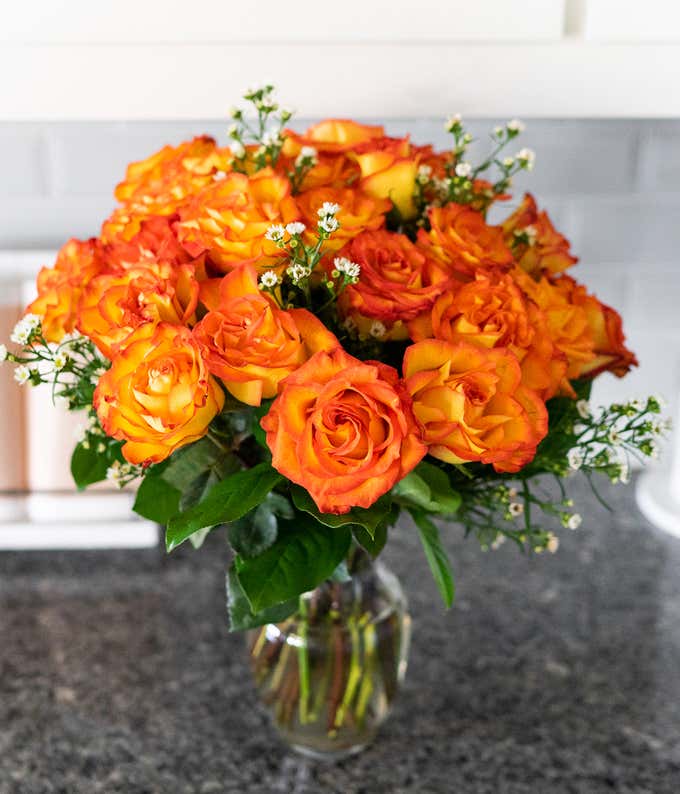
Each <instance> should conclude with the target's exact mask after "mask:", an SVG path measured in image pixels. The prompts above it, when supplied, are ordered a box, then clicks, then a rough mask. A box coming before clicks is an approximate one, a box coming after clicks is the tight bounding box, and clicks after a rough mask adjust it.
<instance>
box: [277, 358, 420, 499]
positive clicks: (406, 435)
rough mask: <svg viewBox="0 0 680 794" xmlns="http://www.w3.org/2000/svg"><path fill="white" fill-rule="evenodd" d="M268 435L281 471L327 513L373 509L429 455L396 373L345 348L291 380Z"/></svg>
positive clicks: (305, 367)
mask: <svg viewBox="0 0 680 794" xmlns="http://www.w3.org/2000/svg"><path fill="white" fill-rule="evenodd" d="M262 427H263V428H264V430H265V431H266V433H267V444H268V445H269V448H270V450H271V451H272V464H273V466H274V468H275V469H277V471H279V472H281V474H283V475H284V477H288V479H290V480H292V481H293V482H295V483H298V484H299V485H302V486H303V487H304V488H306V489H307V490H308V491H309V493H310V494H311V496H312V498H313V499H314V501H315V502H316V505H317V507H318V508H319V510H321V512H323V513H336V514H342V513H347V512H348V511H349V510H350V509H351V508H352V507H370V505H372V504H373V503H374V502H375V501H376V500H377V499H378V498H379V497H380V496H382V494H384V493H386V492H387V491H389V489H390V488H391V487H392V486H393V485H394V484H395V483H396V482H397V481H398V480H400V479H401V478H402V477H404V476H405V475H406V474H408V472H409V471H411V469H413V468H414V466H416V464H417V463H418V462H419V461H420V460H421V459H422V457H423V456H424V455H425V451H426V450H425V446H424V445H423V443H422V441H421V440H420V433H419V430H418V427H417V424H416V421H415V418H414V416H413V412H412V409H411V401H410V398H409V396H408V395H407V394H406V392H405V391H404V389H403V386H402V385H401V383H400V381H399V377H398V375H397V372H396V370H394V369H393V368H392V367H388V366H386V365H384V364H381V363H379V362H362V361H359V360H358V359H356V358H353V357H352V356H350V355H349V354H348V353H346V352H345V351H344V350H342V348H337V349H336V350H334V351H333V352H332V353H325V352H320V353H317V354H316V355H314V356H312V357H311V358H310V359H309V361H307V363H306V364H303V365H302V366H301V367H300V368H299V369H298V370H297V371H296V372H294V373H293V374H292V375H290V376H289V377H288V378H287V379H286V380H285V381H284V383H283V384H282V387H281V391H280V393H279V396H278V397H277V398H276V400H274V402H273V404H272V407H271V409H270V410H269V413H268V414H267V415H266V416H265V417H264V419H263V420H262Z"/></svg>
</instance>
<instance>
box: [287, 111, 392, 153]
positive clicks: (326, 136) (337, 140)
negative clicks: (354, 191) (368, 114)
mask: <svg viewBox="0 0 680 794" xmlns="http://www.w3.org/2000/svg"><path fill="white" fill-rule="evenodd" d="M285 135H286V139H287V140H288V139H289V140H290V145H293V144H294V145H297V146H299V147H300V148H302V147H303V146H312V147H313V148H314V149H316V150H317V152H323V153H328V154H340V153H342V152H348V151H350V150H352V149H354V148H356V147H357V146H358V145H360V144H362V143H366V142H367V141H371V140H374V139H376V138H383V137H384V135H385V130H384V128H383V127H381V126H378V125H375V126H373V125H369V124H359V123H358V122H356V121H350V120H348V119H325V120H324V121H320V122H319V123H318V124H314V126H312V127H310V128H309V129H308V130H307V132H305V133H304V134H303V135H299V134H298V133H296V132H293V131H292V130H286V132H285ZM296 154H297V152H296Z"/></svg>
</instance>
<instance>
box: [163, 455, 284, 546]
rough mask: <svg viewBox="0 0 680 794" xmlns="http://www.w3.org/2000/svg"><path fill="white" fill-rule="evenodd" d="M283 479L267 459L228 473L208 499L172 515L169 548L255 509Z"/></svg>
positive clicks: (168, 530) (168, 534)
mask: <svg viewBox="0 0 680 794" xmlns="http://www.w3.org/2000/svg"><path fill="white" fill-rule="evenodd" d="M281 480H282V477H281V475H280V474H279V473H278V472H277V471H276V470H275V469H273V468H272V467H271V466H270V465H269V464H268V463H260V464H258V465H257V466H254V467H253V468H252V469H247V470H245V471H239V472H236V473H235V474H231V475H229V476H228V477H227V478H226V479H224V480H222V481H221V482H218V483H217V485H214V486H213V487H212V488H211V489H210V493H208V495H207V496H206V497H205V499H204V500H203V501H202V502H201V503H200V504H197V505H196V506H195V507H192V508H191V509H190V510H187V511H185V512H184V513H180V514H179V515H176V516H173V517H172V518H171V519H170V521H169V523H168V528H167V530H166V533H165V545H166V548H167V550H168V551H172V550H173V549H176V548H177V546H179V545H180V544H181V543H184V541H185V540H186V539H187V538H188V537H190V536H191V535H193V534H194V532H198V530H199V529H205V527H214V526H216V525H217V524H228V523H229V522H230V521H235V520H236V519H237V518H241V516H244V515H245V514H246V513H248V512H250V511H251V510H253V509H254V508H255V507H257V505H259V504H260V503H261V502H262V501H263V500H264V498H265V496H266V495H267V494H268V493H269V492H270V491H271V490H272V488H274V487H275V486H276V485H277V484H278V483H279V482H280V481H281Z"/></svg>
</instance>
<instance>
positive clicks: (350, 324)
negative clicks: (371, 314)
mask: <svg viewBox="0 0 680 794" xmlns="http://www.w3.org/2000/svg"><path fill="white" fill-rule="evenodd" d="M342 327H343V328H344V329H345V331H347V332H348V333H350V334H351V333H354V331H356V330H357V324H356V322H355V321H354V319H352V317H346V318H345V319H344V321H343V323H342Z"/></svg>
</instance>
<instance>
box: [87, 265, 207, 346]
mask: <svg viewBox="0 0 680 794" xmlns="http://www.w3.org/2000/svg"><path fill="white" fill-rule="evenodd" d="M198 292H199V287H198V282H197V281H196V278H195V275H194V269H193V267H192V266H191V265H179V266H178V267H175V268H173V267H171V266H169V265H167V264H163V263H158V264H156V265H151V264H149V265H147V266H146V267H138V268H132V269H130V270H128V271H127V272H121V273H117V274H115V273H114V274H112V273H105V274H102V275H100V276H97V277H96V278H94V279H93V280H92V281H91V282H90V283H89V284H88V286H87V287H86V288H85V291H84V292H83V294H82V296H81V298H80V306H79V312H78V330H79V331H80V332H81V333H82V334H85V335H86V336H88V337H89V338H90V339H92V341H93V342H94V343H95V344H96V345H97V347H98V348H99V350H100V351H101V352H102V353H103V354H104V355H105V356H106V357H107V358H112V357H113V355H114V352H115V350H116V349H117V348H118V347H119V346H120V345H121V344H123V343H125V340H126V339H127V337H128V336H129V335H130V334H131V333H132V331H133V330H134V329H135V328H137V327H138V326H140V325H144V324H145V323H153V324H158V323H160V322H165V323H171V324H173V325H191V324H193V322H194V321H195V319H194V312H195V311H196V306H197V304H198Z"/></svg>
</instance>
